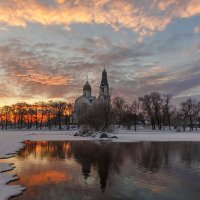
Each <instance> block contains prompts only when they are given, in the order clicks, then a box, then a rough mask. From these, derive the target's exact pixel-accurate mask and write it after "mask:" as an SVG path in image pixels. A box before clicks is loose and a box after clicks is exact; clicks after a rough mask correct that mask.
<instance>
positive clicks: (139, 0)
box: [0, 0, 200, 106]
mask: <svg viewBox="0 0 200 200" xmlns="http://www.w3.org/2000/svg"><path fill="white" fill-rule="evenodd" d="M104 66H106V70H107V73H108V81H109V85H110V88H111V95H112V96H123V97H125V98H126V99H127V101H128V102H131V101H133V100H134V99H136V98H138V97H140V96H143V95H145V94H148V93H150V92H160V93H162V94H172V95H173V101H174V102H180V101H183V100H185V99H187V98H188V97H193V98H196V99H198V100H200V1H199V0H0V106H1V105H6V104H13V103H16V102H23V101H26V102H28V103H32V102H36V101H48V100H64V101H67V102H73V101H74V100H75V99H76V98H77V97H79V96H80V95H81V94H82V87H83V85H84V83H85V82H86V81H87V75H88V79H89V83H90V85H91V87H92V95H94V96H98V90H99V84H100V80H101V72H102V70H103V69H104Z"/></svg>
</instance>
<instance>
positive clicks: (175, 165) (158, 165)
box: [10, 141, 200, 200]
mask: <svg viewBox="0 0 200 200" xmlns="http://www.w3.org/2000/svg"><path fill="white" fill-rule="evenodd" d="M10 160H11V161H12V162H14V163H15V165H16V168H15V170H14V173H17V175H18V177H19V178H20V180H19V181H18V182H14V183H12V184H16V183H17V184H21V185H24V186H25V187H26V188H27V190H26V191H25V192H24V193H23V194H22V195H21V196H18V197H15V198H14V199H15V200H66V199H74V200H77V199H83V200H90V199H95V200H100V199H109V200H110V199H121V200H122V199H123V200H124V199H133V200H155V199H158V200H160V199H161V200H175V199H177V200H180V199H181V200H188V199H189V200H198V199H200V143H197V142H140V143H94V142H89V141H88V142H86V141H74V142H67V141H62V142H58V141H55V142H45V141H43V142H30V141H27V142H26V146H25V147H24V149H22V150H21V151H20V152H19V153H18V155H17V156H16V157H14V158H11V159H10ZM11 173H13V171H12V172H11Z"/></svg>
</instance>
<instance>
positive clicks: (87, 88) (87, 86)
mask: <svg viewBox="0 0 200 200" xmlns="http://www.w3.org/2000/svg"><path fill="white" fill-rule="evenodd" d="M83 90H91V86H90V84H89V83H88V81H87V82H86V83H85V85H84V86H83Z"/></svg>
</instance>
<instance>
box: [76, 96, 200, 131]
mask: <svg viewBox="0 0 200 200" xmlns="http://www.w3.org/2000/svg"><path fill="white" fill-rule="evenodd" d="M171 100H172V95H170V94H160V93H158V92H152V93H150V94H146V95H144V96H142V97H139V98H138V99H137V100H134V101H133V102H132V103H128V102H127V101H126V99H125V98H124V97H120V96H117V97H114V98H113V99H112V101H111V102H110V103H109V104H108V103H98V104H94V105H92V106H88V108H87V106H84V109H83V110H82V111H81V112H80V113H79V115H78V121H79V123H80V124H81V125H83V126H85V127H86V129H89V130H90V129H92V130H96V131H99V130H106V129H108V128H109V127H110V125H116V126H117V127H121V126H124V127H126V128H127V129H131V128H134V130H135V131H137V127H138V126H141V127H147V128H151V129H152V130H155V129H158V130H162V129H169V130H171V129H176V131H181V130H183V131H186V128H187V127H188V128H189V130H190V131H193V130H194V129H196V130H197V128H199V127H200V102H199V101H196V100H194V99H191V98H188V99H187V100H186V101H184V102H182V103H180V105H177V106H175V105H172V103H171Z"/></svg>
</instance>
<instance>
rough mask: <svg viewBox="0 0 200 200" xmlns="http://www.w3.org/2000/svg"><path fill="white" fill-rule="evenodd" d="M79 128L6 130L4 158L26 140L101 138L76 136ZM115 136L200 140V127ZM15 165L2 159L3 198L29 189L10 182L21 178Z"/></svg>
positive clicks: (0, 140)
mask: <svg viewBox="0 0 200 200" xmlns="http://www.w3.org/2000/svg"><path fill="white" fill-rule="evenodd" d="M74 133H76V131H2V132H0V158H1V159H2V158H8V157H10V156H12V155H14V154H15V153H16V152H17V151H19V150H20V149H21V148H22V147H23V141H25V140H32V141H44V140H46V141H50V140H54V141H55V140H57V141H58V140H60V141H63V140H99V137H97V138H95V137H80V136H73V135H74ZM112 135H115V136H117V138H118V139H111V140H112V142H139V141H195V142H197V141H198V142H200V130H198V131H194V132H174V131H167V130H166V131H154V132H152V131H146V130H145V131H144V130H139V131H138V132H134V131H132V130H130V131H128V130H117V131H116V132H115V133H113V134H112ZM13 167H14V165H13V164H12V163H6V160H5V159H2V160H0V200H6V199H8V198H9V197H11V196H15V195H18V194H20V193H21V192H22V191H23V190H24V189H25V188H24V187H22V186H19V185H7V183H9V182H11V181H14V180H16V179H17V176H16V175H12V174H10V173H9V174H8V173H6V171H9V170H12V169H13Z"/></svg>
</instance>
